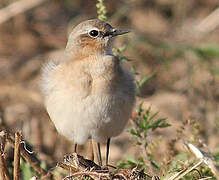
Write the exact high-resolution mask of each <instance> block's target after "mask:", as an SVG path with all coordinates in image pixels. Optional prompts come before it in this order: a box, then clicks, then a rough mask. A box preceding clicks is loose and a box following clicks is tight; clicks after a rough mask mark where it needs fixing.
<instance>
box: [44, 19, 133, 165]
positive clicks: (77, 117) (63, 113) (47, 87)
mask: <svg viewBox="0 0 219 180" xmlns="http://www.w3.org/2000/svg"><path fill="white" fill-rule="evenodd" d="M127 32H128V31H123V30H118V29H115V28H113V27H112V26H111V25H110V24H108V23H105V22H103V21H100V20H98V19H92V20H87V21H84V22H82V23H80V24H79V25H77V26H76V27H75V28H74V29H73V31H72V32H71V34H70V36H69V38H68V42H67V46H66V49H65V51H64V53H63V55H62V56H61V58H60V59H59V60H57V61H55V60H51V61H49V62H48V63H47V64H46V65H45V66H44V68H43V74H42V81H41V90H42V94H43V95H44V98H45V105H46V109H47V111H48V114H49V116H50V118H51V120H52V121H53V123H54V124H55V127H56V129H57V131H58V132H59V133H60V134H62V135H64V136H65V137H67V138H68V139H70V140H72V141H74V143H75V151H76V146H77V144H84V143H85V142H86V141H87V140H88V139H89V138H91V139H93V140H94V141H96V142H97V144H98V152H100V142H103V141H107V151H106V165H108V155H109V145H110V138H111V137H114V136H117V135H119V134H120V133H121V132H122V130H123V129H124V127H125V125H126V123H127V121H128V119H129V118H130V116H131V112H132V108H133V106H134V103H135V84H134V80H133V77H132V75H131V74H130V73H129V72H127V71H126V70H124V69H123V68H122V67H121V64H120V61H119V59H118V58H117V57H116V56H114V55H113V53H112V46H113V40H114V37H115V36H117V35H121V34H125V33H127ZM100 158H101V155H100V153H99V158H98V159H99V163H101V162H100Z"/></svg>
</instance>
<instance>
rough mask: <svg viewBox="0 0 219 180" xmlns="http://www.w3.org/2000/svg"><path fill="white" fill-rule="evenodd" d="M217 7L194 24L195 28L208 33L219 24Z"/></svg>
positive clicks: (218, 9)
mask: <svg viewBox="0 0 219 180" xmlns="http://www.w3.org/2000/svg"><path fill="white" fill-rule="evenodd" d="M218 19H219V8H217V9H215V10H214V11H213V12H212V13H211V14H210V15H208V16H207V17H206V18H204V19H203V20H202V22H201V23H200V24H199V25H197V26H196V30H197V31H199V32H202V33H210V32H212V31H213V30H215V29H216V28H217V27H218V26H219V21H218Z"/></svg>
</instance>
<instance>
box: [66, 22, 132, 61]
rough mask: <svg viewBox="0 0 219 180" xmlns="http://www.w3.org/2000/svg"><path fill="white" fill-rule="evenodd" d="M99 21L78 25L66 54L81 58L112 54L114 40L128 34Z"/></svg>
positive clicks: (72, 33) (69, 39) (69, 40)
mask: <svg viewBox="0 0 219 180" xmlns="http://www.w3.org/2000/svg"><path fill="white" fill-rule="evenodd" d="M128 32H129V31H127V30H118V29H116V28H113V27H112V26H111V25H110V24H108V23H106V22H104V21H101V20H98V19H92V20H87V21H84V22H82V23H80V24H79V25H77V26H76V27H75V28H74V29H73V30H72V32H71V33H70V36H69V38H68V43H67V46H66V52H67V53H69V54H71V55H73V56H76V57H78V56H80V57H81V58H84V57H88V56H90V55H102V54H112V46H113V39H114V37H116V36H118V35H122V34H125V33H128Z"/></svg>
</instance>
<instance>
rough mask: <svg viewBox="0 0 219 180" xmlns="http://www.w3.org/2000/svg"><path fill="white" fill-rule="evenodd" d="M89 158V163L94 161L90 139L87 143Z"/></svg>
mask: <svg viewBox="0 0 219 180" xmlns="http://www.w3.org/2000/svg"><path fill="white" fill-rule="evenodd" d="M88 149H89V152H88V153H89V157H88V159H90V160H91V161H94V148H93V140H92V139H90V141H89V148H88Z"/></svg>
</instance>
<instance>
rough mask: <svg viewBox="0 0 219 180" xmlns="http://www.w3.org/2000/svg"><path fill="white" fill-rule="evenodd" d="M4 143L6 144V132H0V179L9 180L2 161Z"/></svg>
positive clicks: (3, 160)
mask: <svg viewBox="0 0 219 180" xmlns="http://www.w3.org/2000/svg"><path fill="white" fill-rule="evenodd" d="M5 142H6V132H5V131H1V132H0V179H2V180H10V175H9V172H8V169H7V167H6V165H5V159H4V149H5Z"/></svg>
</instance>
